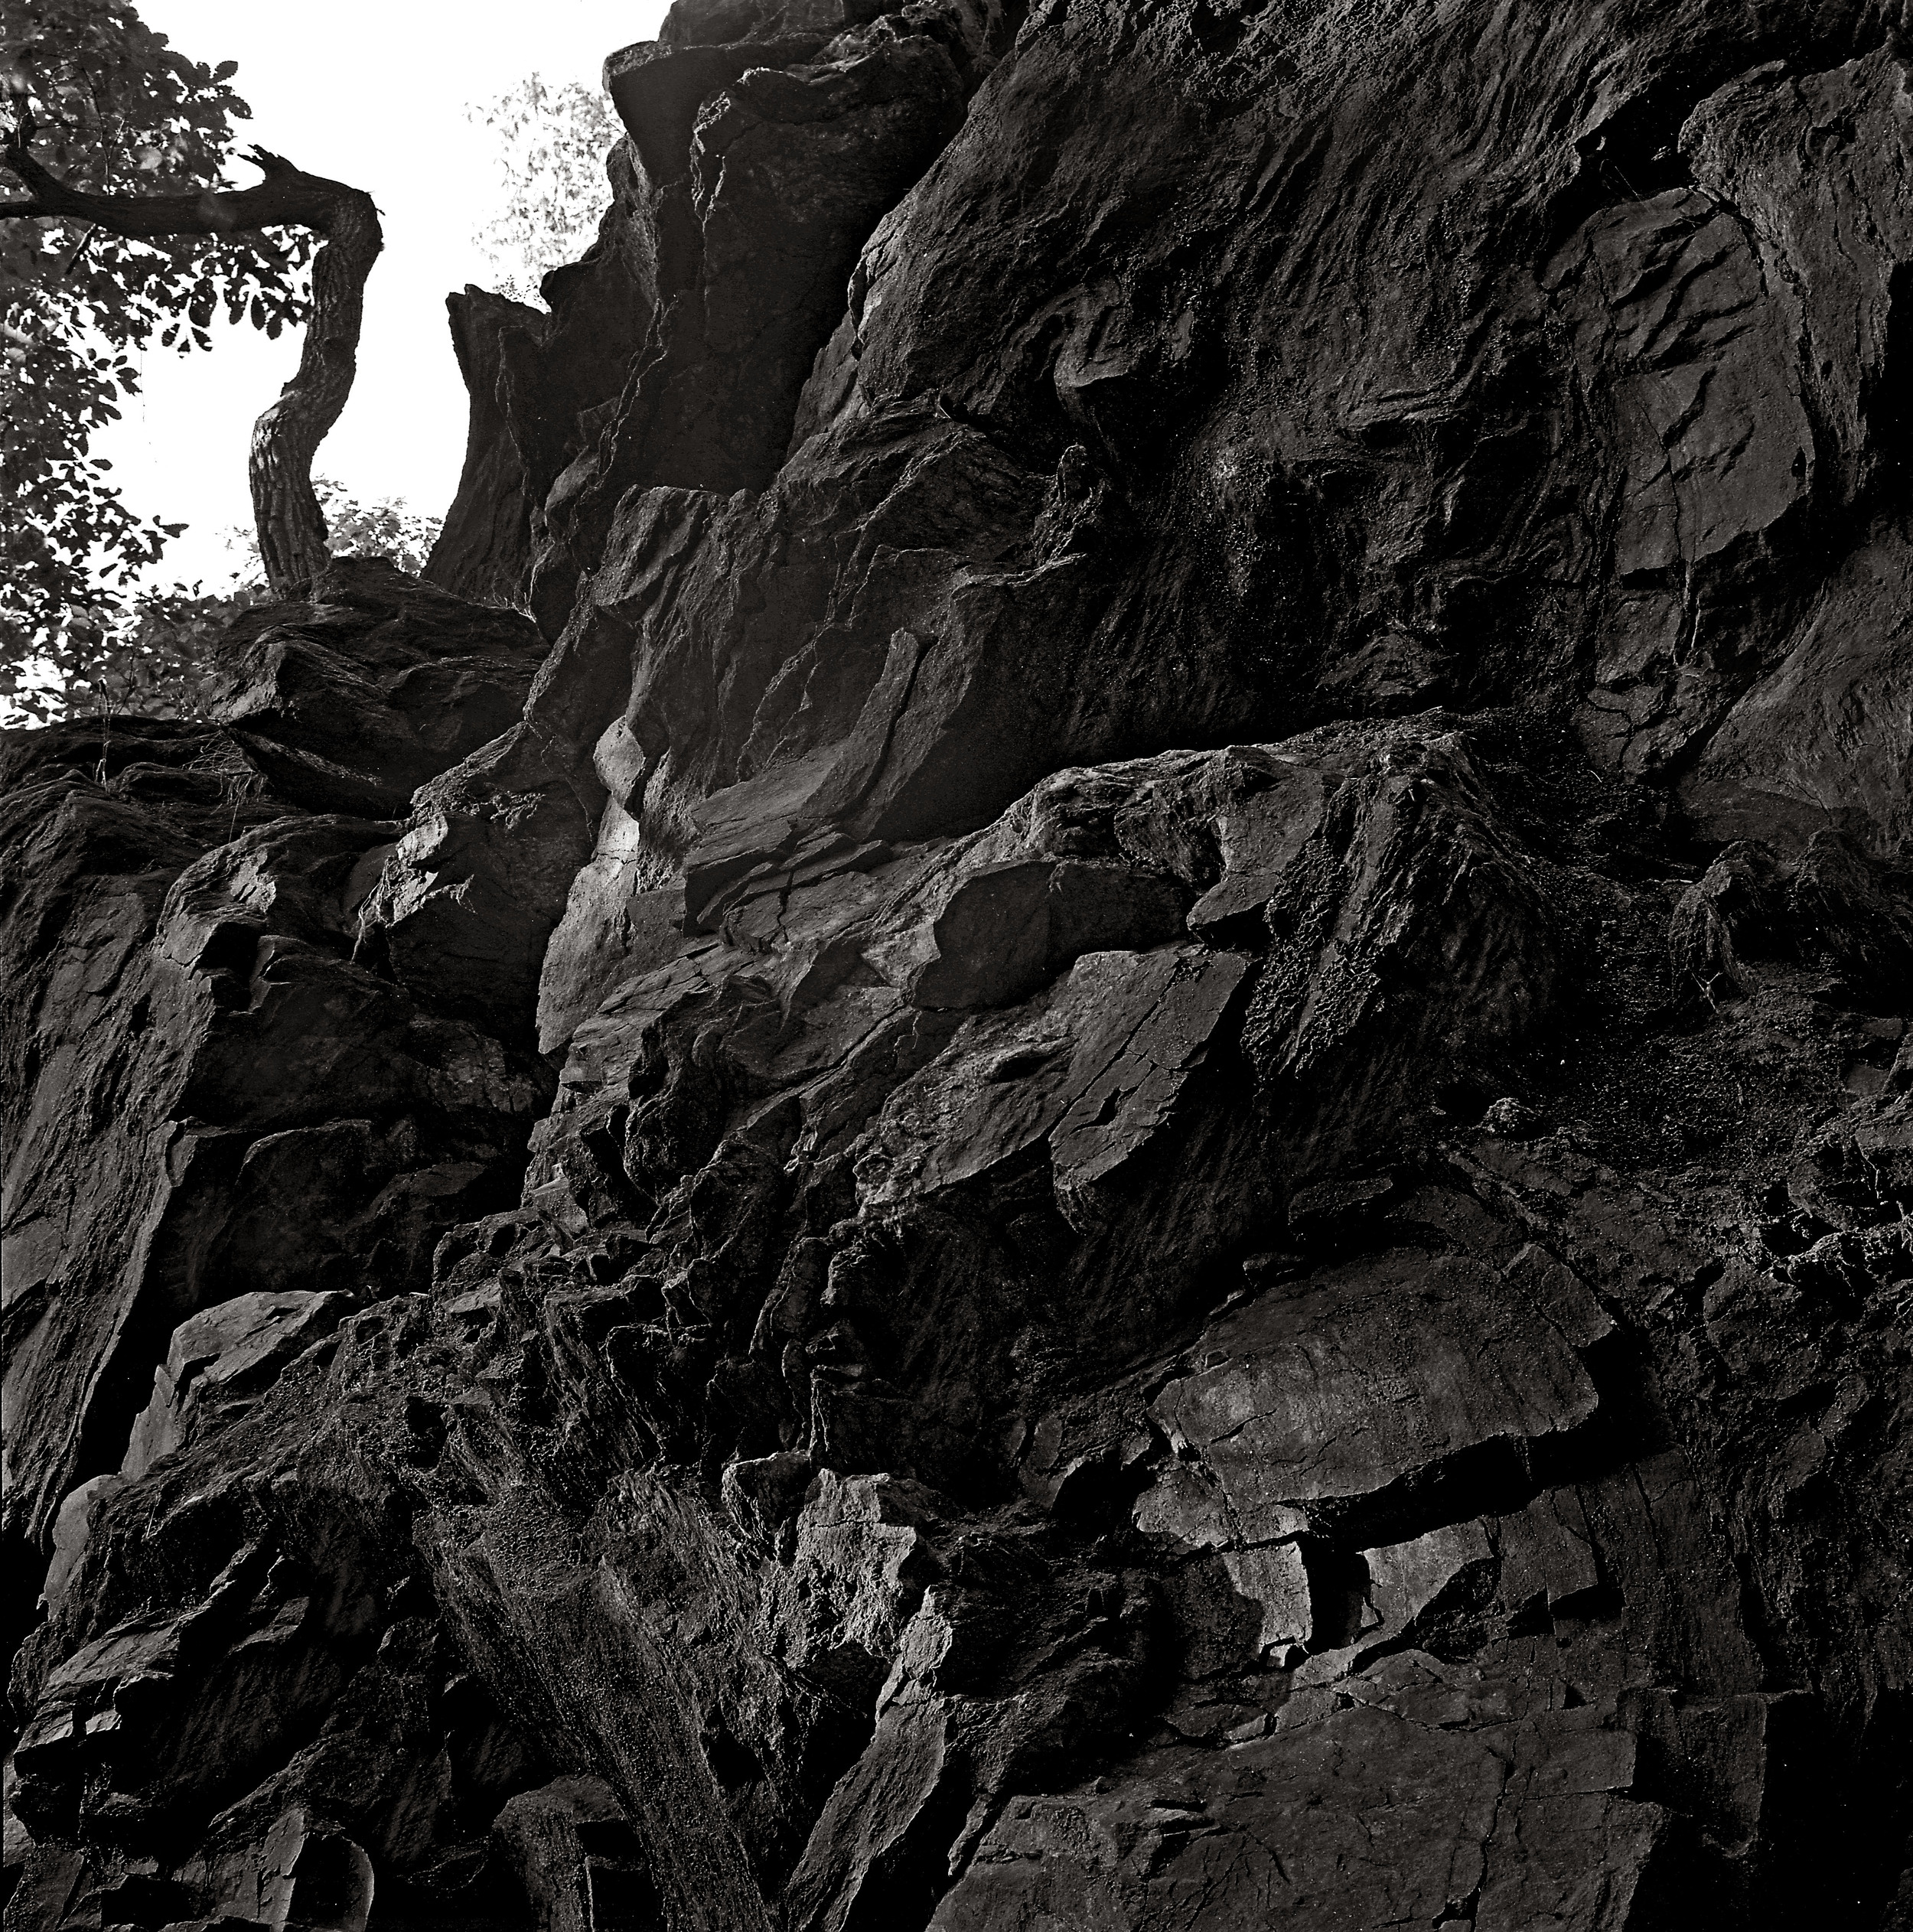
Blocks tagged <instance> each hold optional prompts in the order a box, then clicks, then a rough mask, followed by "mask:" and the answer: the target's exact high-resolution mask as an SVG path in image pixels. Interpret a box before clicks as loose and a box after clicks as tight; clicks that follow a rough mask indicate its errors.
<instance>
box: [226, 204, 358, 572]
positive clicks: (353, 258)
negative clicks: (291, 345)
mask: <svg viewBox="0 0 1913 1932" xmlns="http://www.w3.org/2000/svg"><path fill="white" fill-rule="evenodd" d="M324 234H325V237H326V239H325V242H324V246H321V249H319V252H318V254H317V256H314V258H313V262H312V314H311V320H310V321H308V323H307V324H306V329H305V348H304V350H302V351H301V354H300V357H299V366H298V371H297V373H295V375H294V376H293V378H292V381H290V382H289V383H287V384H286V386H285V388H284V389H282V390H281V391H280V392H279V400H278V401H277V402H274V403H272V405H270V406H269V407H268V408H267V409H266V411H265V412H264V413H263V414H262V415H261V416H260V417H259V421H258V422H256V423H255V424H254V425H253V452H252V459H251V463H250V466H249V475H250V477H251V481H252V485H253V521H254V523H256V526H258V529H259V557H260V559H261V561H262V562H263V563H264V564H265V565H266V581H267V582H268V583H269V584H270V585H272V588H273V589H274V591H276V592H277V593H278V594H279V595H281V596H282V597H283V596H287V595H292V594H293V593H295V592H296V591H300V590H302V589H303V588H305V586H306V585H308V584H309V583H310V582H311V580H312V578H314V576H316V575H318V572H320V571H321V569H324V565H325V562H326V559H327V556H328V552H327V549H326V547H325V519H324V516H322V515H321V513H320V510H319V500H318V497H316V496H315V495H314V494H313V490H312V458H313V455H314V452H315V451H317V450H318V446H319V445H320V444H321V442H323V441H324V440H325V436H326V432H328V430H330V429H331V427H332V425H333V424H334V423H335V422H337V421H338V419H339V412H340V411H341V410H342V409H344V407H345V403H346V398H347V396H350V394H351V393H352V379H353V377H354V376H355V375H356V374H357V372H358V358H359V330H360V323H361V321H363V317H364V313H365V282H366V277H367V275H370V273H371V272H372V265H373V262H375V261H376V260H377V259H378V256H379V250H380V247H381V246H383V239H384V238H383V236H382V235H381V234H380V230H379V217H378V214H377V212H376V210H374V208H373V205H372V197H370V195H369V194H359V193H357V191H354V190H351V189H347V190H346V191H344V194H341V196H340V197H339V198H338V200H337V201H336V202H335V204H334V207H333V210H332V213H331V220H330V221H329V223H328V226H327V227H326V228H325V230H324Z"/></svg>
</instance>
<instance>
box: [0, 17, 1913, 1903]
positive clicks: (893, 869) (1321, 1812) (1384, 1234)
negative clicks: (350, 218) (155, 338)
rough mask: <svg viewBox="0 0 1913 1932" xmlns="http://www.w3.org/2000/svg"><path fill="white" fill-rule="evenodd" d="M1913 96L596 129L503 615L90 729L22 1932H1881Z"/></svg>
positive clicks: (25, 1801) (1277, 69) (647, 114)
mask: <svg viewBox="0 0 1913 1932" xmlns="http://www.w3.org/2000/svg"><path fill="white" fill-rule="evenodd" d="M1909 45H1910V43H1909V28H1908V23H1907V22H1905V21H1904V20H1903V19H1902V18H1899V15H1898V13H1896V12H1895V10H1894V9H1893V8H1888V7H1884V6H1881V5H1872V4H1869V0H1826V3H1825V4H1817V5H1806V4H1804V0H1803V3H1802V4H1794V0H1785V3H1784V4H1780V5H1773V6H1769V7H1766V8H1761V9H1758V10H1756V11H1751V12H1750V11H1748V10H1746V9H1745V8H1739V7H1729V6H1726V5H1718V6H1716V5H1702V6H1700V7H1697V8H1696V7H1693V6H1675V5H1658V4H1650V5H1629V6H1626V7H1622V6H1620V5H1606V4H1598V5H1589V6H1586V7H1583V8H1579V9H1560V8H1556V9H1553V10H1552V11H1520V10H1514V11H1510V10H1507V9H1504V8H1493V7H1491V6H1489V5H1486V4H1475V0H1467V4H1463V5H1458V6H1454V7H1450V8H1445V9H1440V8H1438V9H1432V10H1430V9H1426V8H1397V9H1393V10H1388V9H1384V10H1381V11H1377V10H1375V9H1373V8H1356V7H1354V6H1344V5H1312V6H1306V7H1290V6H1282V7H1273V6H1271V7H1266V8H1260V9H1253V8H1232V7H1217V6H1216V5H1211V4H1208V0H1198V4H1191V5H1184V4H1180V0H1167V3H1166V4H1162V5H1133V4H1131V3H1130V0H1089V3H1088V4H1082V3H1080V0H1072V4H1071V5H1067V6H1064V5H1044V6H1042V7H1040V8H1037V9H1036V10H1035V11H1032V12H1031V13H1030V14H1029V15H1027V16H1024V15H1019V14H1016V13H1014V12H1005V11H999V10H996V9H992V8H982V7H976V6H971V5H967V4H966V0H923V4H921V5H911V6H909V7H907V8H902V9H900V10H893V11H883V10H882V9H881V8H865V7H855V8H852V7H847V6H846V7H844V8H838V7H836V6H831V7H827V8H826V7H813V6H810V5H807V4H794V5H790V6H787V7H782V8H777V7H764V6H761V5H755V4H747V3H746V0H735V3H734V0H699V4H697V5H680V6H679V8H677V9H676V10H674V11H673V14H672V15H671V16H670V18H669V20H668V21H667V22H666V27H665V29H664V31H663V34H662V37H660V41H658V42H657V43H655V44H645V45H643V46H640V47H635V48H627V49H625V50H623V51H621V52H620V53H618V54H614V56H613V57H612V58H611V61H610V62H609V64H608V70H607V75H608V86H609V87H610V89H611V93H612V95H613V97H614V99H615V100H616V102H617V103H618V107H619V109H620V112H621V114H622V116H623V117H624V122H625V124H626V126H627V129H628V130H629V138H628V140H627V142H625V143H624V144H622V145H621V148H620V149H619V151H618V155H617V156H616V157H615V158H614V161H613V164H612V169H611V187H612V206H611V209H610V210H609V212H608V214H607V216H606V218H605V223H604V226H603V227H602V229H601V236H600V240H599V243H598V246H597V248H596V249H595V250H594V251H593V252H592V253H591V255H590V256H588V258H587V260H586V262H585V263H583V264H582V265H580V266H579V267H578V269H575V270H572V271H565V272H561V274H560V275H559V277H558V279H556V281H555V282H552V283H550V284H549V285H548V288H547V294H548V297H549V299H550V301H551V305H552V313H551V314H549V316H545V315H540V314H537V313H536V312H535V311H530V310H521V309H518V308H513V307H511V306H510V305H505V304H504V303H503V302H502V301H500V298H491V297H486V296H484V295H481V294H479V293H477V292H469V293H468V295H466V296H465V297H463V298H455V311H454V312H455V329H456V331H457V333H458V342H459V353H460V355H461V360H462V363H463V366H464V368H465V370H466V373H467V377H468V382H470V383H471V387H472V391H473V404H474V414H473V435H472V441H471V447H470V449H469V450H468V462H467V468H466V472H465V476H464V481H463V482H462V483H461V491H460V497H459V500H458V504H457V505H455V509H454V513H453V515H452V516H451V519H449V520H448V525H447V530H446V536H445V539H444V540H443V541H442V543H441V546H440V548H439V550H438V552H437V553H436V555H435V558H434V559H433V562H432V568H431V572H430V575H432V577H433V578H434V579H435V582H436V583H437V584H438V585H439V586H441V588H432V587H430V586H427V585H415V584H413V583H412V582H410V581H409V580H408V579H405V578H401V577H399V576H398V575H396V573H393V572H390V571H389V569H383V568H382V567H380V566H378V565H372V564H369V563H367V562H363V561H361V562H348V563H346V564H344V565H341V566H340V567H339V568H338V569H337V570H336V571H335V572H334V574H333V575H332V576H331V577H330V578H328V579H327V580H325V581H324V582H322V583H321V585H320V586H319V587H318V591H317V592H316V595H315V599H314V603H313V604H312V605H311V607H309V608H306V607H285V608H275V609H272V610H269V611H265V612H262V613H260V614H258V615H256V616H255V617H250V618H249V619H248V620H247V621H246V624H244V625H243V627H242V628H241V630H240V631H239V632H238V633H237V634H236V635H235V637H234V638H233V640H232V645H231V649H232V653H233V673H234V675H233V687H232V689H231V691H230V693H229V695H228V698H227V700H226V703H225V704H224V705H223V707H222V709H221V710H220V713H219V715H218V720H217V722H216V723H214V724H212V725H207V726H204V727H201V726H184V725H156V724H152V723H139V722H134V721H121V722H119V723H116V725H114V726H113V727H112V733H111V735H110V738H109V739H108V740H107V741H105V742H101V741H100V740H99V738H98V735H97V734H96V732H95V731H93V728H90V727H88V728H80V727H73V726H68V727H61V728H56V729H55V730H54V731H48V732H44V733H24V734H16V735H12V736H11V738H9V741H8V756H9V757H10V758H11V760H12V761H13V763H12V765H11V774H12V777H13V779H14V784H13V785H12V787H11V793H10V797H9V800H8V806H7V810H8V815H9V816H8V839H9V845H8V850H9V858H8V865H9V868H10V869H9V872H8V875H7V883H6V888H5V890H6V892H7V894H8V897H7V898H6V901H5V907H4V917H5V921H6V924H5V946H6V948H7V949H8V960H9V962H10V963H11V973H10V976H9V977H8V980H7V988H8V992H7V998H8V1001H9V1002H10V1003H9V1006H8V1019H7V1026H8V1040H9V1042H10V1050H11V1051H12V1052H13V1053H14V1054H15V1057H16V1062H17V1064H18V1065H19V1066H20V1067H22V1068H23V1069H24V1072H25V1075H26V1077H25V1078H24V1080H22V1081H21V1083H20V1085H19V1088H18V1096H19V1097H18V1100H17V1101H16V1102H15V1112H14V1116H13V1121H14V1126H13V1131H12V1132H11V1135H10V1140H9V1161H10V1167H9V1175H8V1194H7V1201H6V1207H5V1214H6V1230H5V1231H6V1236H7V1242H8V1247H7V1274H8V1280H7V1298H8V1317H7V1320H8V1329H7V1335H8V1351H9V1369H8V1373H9V1377H10V1380H9V1383H8V1430H9V1442H8V1456H9V1463H8V1530H9V1535H10V1536H12V1537H14V1538H15V1541H14V1542H13V1543H11V1545H10V1548H11V1550H12V1551H13V1552H14V1553H15V1556H16V1557H17V1559H18V1561H17V1564H16V1567H17V1568H18V1570H19V1571H20V1573H21V1575H28V1573H30V1574H31V1579H32V1581H31V1583H30V1584H29V1585H27V1586H26V1594H25V1595H24V1596H23V1598H22V1599H21V1601H19V1602H18V1604H17V1605H16V1606H15V1626H16V1634H18V1635H19V1636H20V1637H21V1643H20V1647H19V1650H18V1657H17V1659H16V1661H15V1666H14V1673H13V1679H12V1693H11V1696H12V1709H13V1712H14V1715H15V1722H17V1724H18V1727H19V1735H18V1742H17V1745H16V1746H15V1750H14V1752H13V1756H12V1771H11V1783H10V1785H9V1790H10V1793H11V1798H10V1816H11V1820H13V1822H12V1823H10V1826H9V1833H10V1836H9V1840H8V1842H9V1852H8V1858H9V1861H10V1870H11V1871H13V1872H17V1874H18V1878H17V1882H16V1883H15V1886H14V1890H13V1893H12V1901H11V1904H9V1906H8V1928H9V1932H13V1928H14V1927H16V1926H17V1927H21V1928H28V1927H31V1928H33V1932H41V1928H45V1932H103V1928H104V1927H106V1926H109V1925H131V1926H140V1927H151V1928H152V1932H161V1928H164V1927H174V1928H177V1927H181V1926H186V1925H194V1926H202V1927H203V1926H207V1925H210V1924H211V1923H212V1922H213V1921H216V1920H217V1921H240V1922H242V1923H244V1924H253V1925H259V1926H264V1927H270V1928H272V1932H280V1929H281V1928H282V1927H289V1926H301V1927H302V1926H307V1925H311V1926H314V1927H318V1926H323V1927H327V1928H328V1929H329V1932H367V1927H369V1926H373V1925H386V1924H393V1925H396V1924H406V1925H414V1926H416V1927H421V1928H427V1927H451V1926H452V1925H454V1924H457V1925H461V1926H462V1925H466V1924H479V1925H485V1926H490V1925H496V1926H497V1927H500V1932H504V1928H505V1927H511V1928H513V1929H514V1932H517V1929H519V1928H528V1927H533V1926H536V1927H540V1928H549V1932H586V1928H595V1929H596V1932H612V1928H614V1927H615V1928H618V1932H624V1929H625V1928H637V1927H647V1926H650V1925H660V1926H665V1927H671V1928H673V1932H679V1929H681V1928H708V1932H742V1929H743V1928H751V1927H762V1928H765V1932H770V1928H773V1927H774V1928H778V1932H825V1928H829V1932H875V1928H884V1932H889V1928H892V1927H938V1928H943V1929H944V1932H957V1929H958V1928H963V1932H969V1929H970V1928H979V1932H980V1928H985V1927H988V1928H991V1932H995V1929H996V1928H998V1927H1038V1926H1042V1927H1058V1928H1081V1932H1091V1928H1095V1932H1156V1929H1157V1928H1162V1929H1163V1932H1167V1929H1168V1928H1170V1927H1198V1926H1200V1927H1204V1928H1206V1927H1211V1926H1213V1927H1236V1926H1243V1927H1247V1926H1253V1925H1260V1924H1265V1923H1271V1922H1274V1921H1277V1920H1285V1921H1286V1920H1287V1919H1290V1918H1292V1919H1294V1920H1295V1921H1297V1922H1299V1923H1306V1924H1310V1925H1316V1924H1320V1925H1323V1926H1330V1925H1334V1926H1348V1927H1380V1926H1383V1925H1399V1924H1426V1925H1428V1926H1430V1927H1437V1928H1443V1927H1445V1928H1448V1932H1459V1928H1461V1927H1465V1926H1472V1927H1475V1928H1477V1932H1517V1929H1518V1932H1526V1928H1529V1927H1534V1926H1537V1925H1549V1926H1555V1927H1572V1928H1582V1929H1583V1932H1621V1929H1622V1928H1631V1932H1651V1928H1654V1927H1662V1926H1668V1925H1701V1924H1706V1925H1713V1924H1718V1925H1721V1926H1722V1927H1746V1928H1749V1932H1762V1929H1764V1928H1766V1927H1776V1928H1777V1927H1780V1926H1782V1925H1791V1924H1795V1923H1800V1922H1807V1921H1810V1922H1812V1923H1814V1924H1824V1925H1827V1926H1830V1927H1840V1928H1843V1929H1844V1928H1847V1927H1851V1928H1853V1932H1885V1928H1888V1927H1893V1926H1896V1925H1898V1924H1901V1923H1902V1922H1903V1921H1904V1919H1905V1914H1906V1912H1907V1911H1908V1909H1909V1908H1913V1892H1909V1891H1908V1885H1909V1884H1910V1883H1913V1880H1908V1878H1906V1877H1905V1876H1904V1875H1903V1874H1904V1873H1905V1869H1906V1868H1907V1866H1908V1843H1909V1842H1908V1829H1909V1822H1910V1821H1909V1810H1908V1807H1909V1804H1913V1779H1909V1777H1908V1764H1913V1621H1909V1614H1908V1610H1909V1603H1910V1602H1913V1593H1910V1592H1909V1589H1908V1549H1909V1537H1910V1536H1913V1481H1909V1478H1908V1453H1909V1450H1908V1443H1909V1439H1910V1438H1909V1435H1908V1427H1907V1416H1908V1398H1909V1394H1910V1393H1913V1390H1910V1389H1909V1382H1908V1372H1909V1367H1910V1366H1913V1337H1909V1336H1908V1333H1907V1328H1906V1309H1907V1298H1908V1285H1909V1284H1910V1283H1913V1233H1909V1229H1913V1045H1909V1044H1908V1031H1907V1028H1908V1004H1909V1002H1908V998H1907V993H1906V989H1907V987H1908V985H1909V984H1913V870H1910V869H1909V868H1913V850H1909V848H1908V842H1907V840H1908V818H1907V807H1906V800H1907V797H1908V784H1907V772H1906V761H1907V756H1908V744H1909V743H1910V742H1913V667H1910V666H1909V663H1908V631H1907V614H1906V613H1907V609H1908V599H1907V598H1906V596H1905V594H1904V593H1905V585H1906V566H1905V559H1906V557H1907V555H1908V536H1909V533H1908V516H1909V514H1910V513H1913V495H1910V494H1909V490H1910V487H1913V485H1910V484H1909V475H1910V474H1913V473H1910V472H1909V471H1908V467H1907V455H1906V443H1905V434H1906V426H1907V418H1906V412H1905V403H1904V402H1903V400H1902V392H1903V391H1904V389H1905V386H1906V381H1907V377H1908V373H1909V370H1910V369H1913V364H1910V363H1909V362H1908V343H1909V340H1913V337H1909V335H1908V326H1909V325H1908V314H1909V302H1913V266H1909V260H1910V258H1913V200H1909V192H1910V191H1909V188H1908V181H1909V179H1910V178H1913V175H1910V174H1909V171H1908V166H1907V160H1908V146H1909V129H1913V93H1909V82H1908V62H1909V58H1910V57H1913V56H1910V54H1909ZM507 604H516V605H517V606H519V607H520V608H525V609H528V610H530V611H531V612H533V614H534V615H535V617H536V624H537V625H538V626H540V627H542V634H540V633H539V631H538V630H535V629H534V625H533V621H532V620H531V619H530V618H528V617H520V616H519V615H517V614H516V612H515V611H512V610H509V609H506V608H500V607H502V606H504V605H507ZM16 1391H17V1393H16ZM34 1593H38V1594H39V1595H40V1597H41V1601H40V1602H39V1604H38V1605H34V1603H33V1602H31V1601H29V1600H28V1599H29V1598H31V1596H32V1595H34ZM1895 1914H1898V1916H1897V1917H1896V1916H1895Z"/></svg>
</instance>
